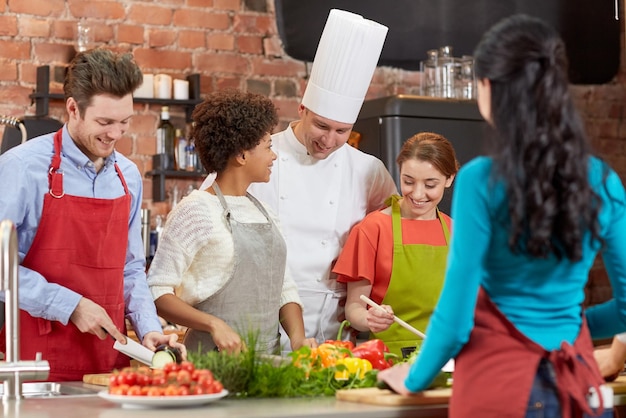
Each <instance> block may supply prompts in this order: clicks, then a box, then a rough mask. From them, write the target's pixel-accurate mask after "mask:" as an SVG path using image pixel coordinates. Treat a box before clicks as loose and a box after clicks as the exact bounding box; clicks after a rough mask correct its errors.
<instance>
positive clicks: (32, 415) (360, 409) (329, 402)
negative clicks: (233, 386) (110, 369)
mask: <svg viewBox="0 0 626 418" xmlns="http://www.w3.org/2000/svg"><path fill="white" fill-rule="evenodd" d="M76 384H77V385H83V386H87V387H93V386H91V385H84V384H83V383H78V382H77V383H76ZM94 388H96V389H99V390H103V389H104V388H103V387H97V386H96V387H94ZM3 407H4V411H3V412H4V414H3V415H2V416H3V417H7V418H58V417H88V418H127V417H128V418H159V417H167V418H172V415H173V414H174V413H181V412H183V411H184V416H185V418H206V417H207V416H210V417H211V418H226V417H228V418H282V417H293V418H350V417H354V418H357V417H358V418H385V417H389V418H392V417H398V418H404V417H406V418H409V417H416V418H419V417H422V418H440V417H447V413H448V408H447V405H430V406H397V407H396V406H376V405H367V404H361V403H353V402H344V401H339V400H336V399H335V398H334V397H319V398H291V399H229V398H223V399H220V400H217V401H215V402H212V403H208V404H206V405H202V406H197V407H184V408H181V407H177V408H176V409H171V408H159V409H153V408H150V409H147V408H127V407H122V406H120V405H117V404H115V403H112V402H109V401H107V400H105V399H102V398H100V397H99V396H97V395H93V396H78V397H72V396H60V397H56V398H26V399H23V400H21V401H20V402H9V403H5V404H3Z"/></svg>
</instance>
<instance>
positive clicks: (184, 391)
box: [178, 386, 190, 396]
mask: <svg viewBox="0 0 626 418" xmlns="http://www.w3.org/2000/svg"><path fill="white" fill-rule="evenodd" d="M189 393H190V391H189V386H180V387H179V388H178V396H188V395H189Z"/></svg>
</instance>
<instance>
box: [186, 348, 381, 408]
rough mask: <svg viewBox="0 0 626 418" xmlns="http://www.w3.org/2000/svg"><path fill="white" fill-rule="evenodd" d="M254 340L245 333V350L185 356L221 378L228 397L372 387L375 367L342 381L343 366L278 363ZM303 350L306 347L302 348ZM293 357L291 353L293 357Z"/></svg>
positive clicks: (304, 394) (331, 392)
mask: <svg viewBox="0 0 626 418" xmlns="http://www.w3.org/2000/svg"><path fill="white" fill-rule="evenodd" d="M255 342H256V339H255V338H254V336H248V339H247V341H246V346H247V347H248V348H247V350H245V351H242V352H241V353H239V354H228V353H226V352H218V351H209V352H206V353H202V352H201V351H200V350H199V351H197V352H191V351H190V352H188V353H187V357H188V359H189V360H190V361H191V362H192V363H193V364H194V365H195V366H196V367H197V368H204V369H209V370H211V371H212V372H213V375H214V376H215V378H216V379H218V380H220V381H221V382H222V384H223V385H224V388H225V389H227V390H228V391H229V396H234V397H240V398H245V397H254V398H294V397H312V396H334V394H335V392H336V391H337V390H339V389H354V388H363V387H374V386H375V385H376V374H377V370H371V371H368V372H367V373H365V376H363V378H359V376H358V375H353V376H350V377H349V378H348V379H345V380H337V379H335V373H336V372H337V371H338V370H340V369H341V370H343V369H342V368H345V366H337V367H327V368H320V369H313V370H312V369H309V368H306V367H305V368H303V367H298V366H296V365H294V363H293V361H292V360H291V359H285V361H281V362H277V361H276V357H275V356H274V357H272V356H265V355H260V354H258V353H257V351H256V349H255V347H256V344H255ZM304 351H306V350H304ZM292 357H293V356H292Z"/></svg>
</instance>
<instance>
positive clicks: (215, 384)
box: [209, 380, 224, 393]
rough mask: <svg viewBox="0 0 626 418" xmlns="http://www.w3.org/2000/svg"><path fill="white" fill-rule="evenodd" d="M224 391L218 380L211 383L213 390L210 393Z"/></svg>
mask: <svg viewBox="0 0 626 418" xmlns="http://www.w3.org/2000/svg"><path fill="white" fill-rule="evenodd" d="M222 389H224V386H223V385H222V383H221V382H220V381H218V380H214V381H213V382H211V388H210V392H209V393H220V392H221V391H222Z"/></svg>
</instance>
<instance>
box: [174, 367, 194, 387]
mask: <svg viewBox="0 0 626 418" xmlns="http://www.w3.org/2000/svg"><path fill="white" fill-rule="evenodd" d="M176 382H177V383H178V384H179V385H188V384H190V383H191V373H189V371H187V370H179V371H178V373H177V374H176Z"/></svg>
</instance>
